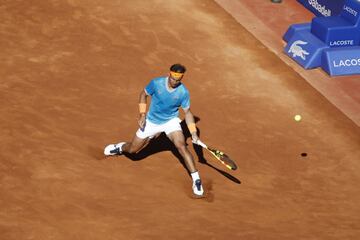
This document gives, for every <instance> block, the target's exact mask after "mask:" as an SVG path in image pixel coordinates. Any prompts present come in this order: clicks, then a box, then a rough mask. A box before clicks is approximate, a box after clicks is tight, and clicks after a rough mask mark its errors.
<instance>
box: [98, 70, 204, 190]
mask: <svg viewBox="0 0 360 240" xmlns="http://www.w3.org/2000/svg"><path fill="white" fill-rule="evenodd" d="M185 71H186V68H185V67H184V66H183V65H181V64H174V65H172V66H171V67H170V73H169V74H168V76H165V77H158V78H155V79H153V80H152V81H151V82H150V83H149V84H148V85H147V86H146V87H145V89H144V90H143V91H142V92H141V93H140V97H139V113H140V115H139V120H138V124H139V129H138V130H137V132H136V134H135V136H134V138H133V139H132V141H131V142H120V143H117V144H110V145H108V146H106V148H105V150H104V154H105V155H106V156H111V155H120V154H122V153H124V152H127V153H132V154H133V153H137V152H139V151H140V150H141V149H143V148H144V147H145V146H146V145H147V144H148V143H149V141H150V140H151V139H152V138H156V137H158V136H159V135H160V134H161V133H162V132H165V134H166V135H167V137H168V138H169V139H170V140H171V141H172V142H173V143H174V145H175V147H176V148H177V150H178V151H179V153H180V154H181V156H182V157H183V158H184V160H185V165H186V167H187V168H188V170H189V171H190V173H191V177H192V180H193V185H192V189H193V193H194V194H195V195H196V196H203V194H204V189H203V187H202V184H201V180H200V176H199V172H198V170H197V169H196V167H195V162H194V158H193V156H192V154H191V153H190V151H189V150H188V148H187V145H186V143H185V137H184V134H183V132H182V129H181V126H180V122H181V120H180V119H179V117H178V115H179V108H180V107H181V108H182V109H183V111H184V113H185V122H186V124H187V126H188V129H189V131H190V133H191V137H192V140H193V141H194V142H197V141H198V140H199V137H198V135H197V131H196V126H195V120H194V116H193V114H192V113H191V111H190V95H189V91H188V90H187V89H186V87H185V86H184V84H183V83H182V79H183V77H184V74H185ZM148 96H151V103H150V107H149V111H148V112H146V108H147V104H146V102H147V97H148Z"/></svg>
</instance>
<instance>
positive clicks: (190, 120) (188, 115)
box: [183, 108, 199, 142]
mask: <svg viewBox="0 0 360 240" xmlns="http://www.w3.org/2000/svg"><path fill="white" fill-rule="evenodd" d="M183 110H184V113H185V122H186V125H187V126H188V129H189V131H190V133H191V138H192V140H193V142H197V141H198V140H199V136H198V135H197V129H196V125H195V118H194V115H193V114H192V112H191V110H190V108H185V109H183Z"/></svg>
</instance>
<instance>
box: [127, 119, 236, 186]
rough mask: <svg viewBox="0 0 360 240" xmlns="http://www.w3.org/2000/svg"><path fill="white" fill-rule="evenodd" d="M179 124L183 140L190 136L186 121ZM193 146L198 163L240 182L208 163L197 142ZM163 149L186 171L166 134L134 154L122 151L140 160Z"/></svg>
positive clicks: (180, 157)
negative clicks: (170, 153)
mask: <svg viewBox="0 0 360 240" xmlns="http://www.w3.org/2000/svg"><path fill="white" fill-rule="evenodd" d="M198 121H200V118H199V117H195V122H198ZM180 125H181V128H182V130H183V133H184V136H185V140H187V139H188V138H191V134H190V132H189V130H188V128H187V126H186V122H185V121H184V120H183V121H182V122H181V123H180ZM197 130H198V135H199V137H200V129H197ZM193 147H194V150H195V153H196V155H197V157H198V160H199V163H201V164H205V165H207V166H209V167H211V168H212V169H214V170H215V171H217V172H218V173H220V174H221V175H223V176H224V177H226V178H228V179H229V180H231V181H233V182H235V183H237V184H241V181H240V180H239V179H237V178H236V177H234V176H232V175H231V174H229V173H227V172H225V171H223V170H220V169H218V168H216V167H215V166H213V165H211V164H210V163H208V161H207V160H206V158H205V157H204V152H203V149H202V147H201V146H199V145H197V144H193ZM163 151H171V152H172V154H173V155H174V156H175V157H176V158H177V159H178V160H179V162H180V163H181V164H182V165H183V167H184V168H185V170H186V171H188V169H187V167H186V165H185V161H184V159H183V158H182V156H181V154H180V153H179V151H178V150H177V149H176V147H175V146H174V144H173V143H172V142H171V141H170V139H169V138H167V136H166V135H165V134H164V133H162V134H160V136H159V137H157V138H156V139H152V140H151V141H150V142H149V144H148V145H147V146H146V147H145V148H144V149H142V150H141V151H140V152H138V153H136V154H129V153H124V155H125V156H126V157H127V158H129V159H131V160H132V161H140V160H143V159H145V158H147V157H148V156H150V155H153V154H155V153H158V152H163ZM188 173H189V171H188ZM189 174H190V173H189Z"/></svg>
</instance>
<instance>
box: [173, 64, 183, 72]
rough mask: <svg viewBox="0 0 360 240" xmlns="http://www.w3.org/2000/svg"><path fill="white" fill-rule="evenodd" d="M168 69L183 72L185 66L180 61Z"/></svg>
mask: <svg viewBox="0 0 360 240" xmlns="http://www.w3.org/2000/svg"><path fill="white" fill-rule="evenodd" d="M170 71H172V72H176V73H185V72H186V68H185V66H184V65H181V64H180V63H176V64H174V65H172V66H171V67H170Z"/></svg>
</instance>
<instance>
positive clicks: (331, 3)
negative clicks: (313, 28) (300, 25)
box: [297, 0, 345, 17]
mask: <svg viewBox="0 0 360 240" xmlns="http://www.w3.org/2000/svg"><path fill="white" fill-rule="evenodd" d="M297 1H298V2H300V3H301V4H302V5H304V6H305V7H306V8H307V9H309V10H310V11H311V12H313V13H314V14H315V15H316V16H325V17H329V16H337V15H339V13H340V12H341V10H342V7H343V6H344V3H345V0H297Z"/></svg>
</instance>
